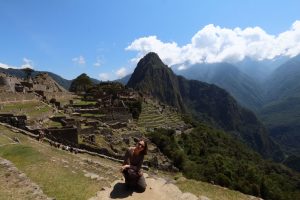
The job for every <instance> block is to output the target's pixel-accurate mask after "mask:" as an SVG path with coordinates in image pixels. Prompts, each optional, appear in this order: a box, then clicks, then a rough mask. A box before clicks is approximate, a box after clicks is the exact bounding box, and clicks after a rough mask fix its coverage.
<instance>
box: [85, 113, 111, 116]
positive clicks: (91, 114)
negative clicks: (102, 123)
mask: <svg viewBox="0 0 300 200" xmlns="http://www.w3.org/2000/svg"><path fill="white" fill-rule="evenodd" d="M103 116H105V114H93V113H84V114H81V117H103Z"/></svg>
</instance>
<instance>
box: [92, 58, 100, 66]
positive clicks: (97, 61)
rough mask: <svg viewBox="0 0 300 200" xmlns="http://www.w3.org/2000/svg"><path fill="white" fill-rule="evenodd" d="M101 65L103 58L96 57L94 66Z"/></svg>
mask: <svg viewBox="0 0 300 200" xmlns="http://www.w3.org/2000/svg"><path fill="white" fill-rule="evenodd" d="M101 65H102V61H101V59H100V58H97V59H96V62H95V63H94V66H95V67H100V66H101Z"/></svg>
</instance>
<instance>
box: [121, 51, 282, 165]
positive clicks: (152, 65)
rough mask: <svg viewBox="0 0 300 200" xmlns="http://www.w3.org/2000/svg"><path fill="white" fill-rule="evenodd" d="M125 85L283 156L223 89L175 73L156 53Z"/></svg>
mask: <svg viewBox="0 0 300 200" xmlns="http://www.w3.org/2000/svg"><path fill="white" fill-rule="evenodd" d="M127 86H128V87H131V88H134V89H136V90H139V91H141V92H143V93H146V94H150V95H152V96H154V97H156V98H158V99H159V100H160V101H162V102H165V103H168V104H169V105H172V106H174V107H176V108H178V109H179V110H181V111H183V112H186V113H191V114H192V115H193V116H194V117H196V118H198V119H200V120H202V121H206V122H209V123H211V124H213V125H214V126H216V127H219V128H222V129H223V130H225V131H227V132H230V133H232V134H233V135H234V136H236V137H237V138H239V139H241V140H242V141H244V142H245V143H246V144H247V145H249V146H250V147H251V148H253V149H255V150H256V151H257V152H259V153H260V154H262V155H263V156H265V157H269V158H270V157H271V158H273V159H275V160H281V159H282V157H283V155H282V152H281V150H280V149H279V147H278V146H277V145H276V144H275V143H274V142H273V141H272V140H271V139H270V138H269V137H268V134H267V131H266V130H265V128H264V126H263V125H262V124H261V123H260V122H259V121H258V119H257V118H256V116H255V115H254V114H253V113H252V112H251V111H249V110H246V109H244V108H242V107H241V106H239V104H238V103H237V102H236V101H235V99H234V98H232V97H231V96H230V94H228V93H227V92H226V91H225V90H224V89H221V88H219V87H217V86H215V85H213V84H208V83H203V82H200V81H196V80H187V79H185V78H183V77H181V76H176V75H175V74H174V73H173V71H172V70H171V69H170V68H168V67H167V66H166V65H165V64H164V63H163V62H162V61H161V60H160V58H159V57H158V55H157V54H155V53H149V54H147V55H146V56H145V57H144V58H142V59H141V60H140V61H139V63H138V64H137V67H136V69H135V70H134V73H133V74H132V76H131V78H130V80H129V82H128V84H127Z"/></svg>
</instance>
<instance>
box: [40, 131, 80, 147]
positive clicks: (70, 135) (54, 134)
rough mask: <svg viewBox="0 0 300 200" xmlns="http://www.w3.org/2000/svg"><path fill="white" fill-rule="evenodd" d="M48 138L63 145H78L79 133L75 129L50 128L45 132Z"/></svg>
mask: <svg viewBox="0 0 300 200" xmlns="http://www.w3.org/2000/svg"><path fill="white" fill-rule="evenodd" d="M45 133H46V137H47V138H49V139H50V140H53V141H57V142H60V143H63V144H69V145H78V131H77V128H74V127H64V128H49V129H46V130H45Z"/></svg>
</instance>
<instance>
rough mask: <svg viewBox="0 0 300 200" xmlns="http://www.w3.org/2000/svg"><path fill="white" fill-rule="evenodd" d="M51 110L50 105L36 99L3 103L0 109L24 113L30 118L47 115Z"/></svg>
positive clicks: (5, 111) (0, 111)
mask: <svg viewBox="0 0 300 200" xmlns="http://www.w3.org/2000/svg"><path fill="white" fill-rule="evenodd" d="M51 112H52V108H51V107H49V106H48V105H45V104H43V103H41V102H38V101H30V102H20V103H7V104H3V108H2V109H1V110H0V113H13V114H16V115H21V114H26V115H27V117H29V118H31V119H35V118H38V117H42V116H45V115H49V113H51Z"/></svg>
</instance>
